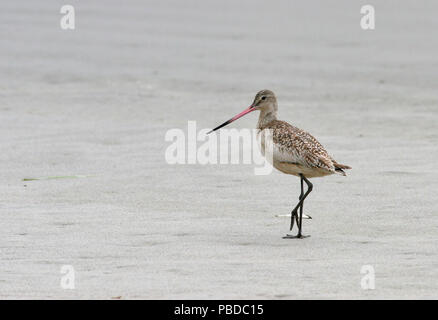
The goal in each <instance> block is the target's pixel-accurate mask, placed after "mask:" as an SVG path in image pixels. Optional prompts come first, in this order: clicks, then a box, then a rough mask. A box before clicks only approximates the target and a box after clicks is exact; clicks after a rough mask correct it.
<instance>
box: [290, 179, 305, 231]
mask: <svg viewBox="0 0 438 320" xmlns="http://www.w3.org/2000/svg"><path fill="white" fill-rule="evenodd" d="M300 180H301V194H300V196H299V198H298V200H301V199H302V198H303V196H304V183H303V177H301V176H300ZM300 208H301V211H300V213H302V208H303V206H302V205H301V206H300ZM295 220H296V221H297V226H298V228H300V225H299V224H298V213H297V212H294V211H292V212H291V213H290V230H291V231H292V229H293V227H294V222H295Z"/></svg>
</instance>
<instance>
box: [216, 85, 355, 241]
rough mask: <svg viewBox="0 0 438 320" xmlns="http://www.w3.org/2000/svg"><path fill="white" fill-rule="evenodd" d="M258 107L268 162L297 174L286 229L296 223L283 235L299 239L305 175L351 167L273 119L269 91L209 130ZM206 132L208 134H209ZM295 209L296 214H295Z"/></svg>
mask: <svg viewBox="0 0 438 320" xmlns="http://www.w3.org/2000/svg"><path fill="white" fill-rule="evenodd" d="M255 110H259V111H260V116H259V121H258V123H257V129H258V130H260V132H263V131H264V130H265V129H270V132H271V135H272V142H273V150H272V152H273V157H272V162H273V163H272V164H273V166H274V168H276V169H277V170H279V171H281V172H283V173H286V174H292V175H294V176H298V177H300V180H301V194H300V196H299V201H298V204H297V205H296V206H295V207H294V209H293V210H292V212H291V222H290V230H291V231H292V229H293V226H294V220H295V221H296V223H297V226H298V234H297V235H296V236H291V235H287V236H286V237H284V238H303V237H304V236H303V235H302V233H301V231H302V221H303V204H304V200H305V199H306V198H307V196H308V195H309V193H310V192H312V189H313V184H312V183H311V182H310V181H309V180H308V178H316V177H323V176H327V175H331V174H334V173H337V174H340V175H343V176H345V175H346V174H345V172H344V169H351V168H350V167H349V166H346V165H343V164H340V163H338V162H336V161H335V160H334V159H333V158H332V157H331V156H330V155H329V154H328V153H327V151H326V150H325V149H324V147H323V146H322V145H321V144H320V143H319V142H318V140H316V139H315V138H314V137H313V136H312V135H311V134H310V133H307V132H305V131H303V130H301V129H298V128H297V127H294V126H292V125H290V124H289V123H287V122H285V121H281V120H277V110H278V105H277V98H276V97H275V94H274V93H273V92H272V91H270V90H262V91H260V92H258V93H257V94H256V96H255V98H254V101H253V103H252V104H251V106H249V107H248V108H247V109H245V110H244V111H242V112H241V113H239V114H238V115H236V116H234V117H233V118H231V119H230V120H228V121H226V122H224V123H223V124H221V125H220V126H218V127H216V128H214V129H213V130H211V131H210V132H213V131H215V130H218V129H220V128H222V127H224V126H226V125H228V124H230V123H231V122H233V121H235V120H237V119H239V118H241V117H243V116H244V115H245V114H248V113H250V112H252V111H255ZM210 132H209V133H210ZM263 141H264V139H262V150H261V151H262V154H263V155H264V154H265V150H264V149H265V146H264V143H263ZM303 182H305V183H306V184H307V191H306V192H304V183H303ZM298 209H299V210H300V214H299V217H298Z"/></svg>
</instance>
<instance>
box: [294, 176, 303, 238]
mask: <svg viewBox="0 0 438 320" xmlns="http://www.w3.org/2000/svg"><path fill="white" fill-rule="evenodd" d="M303 177H304V176H303V175H301V195H300V201H301V200H302V199H303V196H304V187H303V180H304V179H303ZM303 206H304V201H303V202H301V205H300V223H299V224H298V214H297V215H296V217H297V226H298V237H299V238H300V237H301V226H302V225H303Z"/></svg>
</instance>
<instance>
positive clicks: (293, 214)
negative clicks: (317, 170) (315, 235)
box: [284, 174, 313, 239]
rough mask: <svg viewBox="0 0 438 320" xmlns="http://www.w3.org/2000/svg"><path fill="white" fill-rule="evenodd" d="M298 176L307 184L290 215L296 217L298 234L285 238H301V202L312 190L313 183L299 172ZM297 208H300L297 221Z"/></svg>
mask: <svg viewBox="0 0 438 320" xmlns="http://www.w3.org/2000/svg"><path fill="white" fill-rule="evenodd" d="M300 177H301V180H302V181H304V182H305V183H306V184H307V191H306V193H305V194H304V195H303V196H302V197H301V196H300V198H301V199H300V201H299V202H298V204H297V205H296V206H295V208H294V209H293V210H292V214H291V215H292V217H296V219H297V225H298V234H297V236H296V237H294V236H286V237H284V238H285V239H287V238H302V237H303V235H302V234H301V226H302V222H303V203H304V200H305V199H306V198H307V196H308V195H309V193H310V192H312V189H313V184H312V183H311V182H310V181H309V180H308V179H307V178H306V177H305V176H304V175H303V174H300ZM298 208H300V219H299V222H298ZM292 226H293V225H292ZM291 230H292V228H291Z"/></svg>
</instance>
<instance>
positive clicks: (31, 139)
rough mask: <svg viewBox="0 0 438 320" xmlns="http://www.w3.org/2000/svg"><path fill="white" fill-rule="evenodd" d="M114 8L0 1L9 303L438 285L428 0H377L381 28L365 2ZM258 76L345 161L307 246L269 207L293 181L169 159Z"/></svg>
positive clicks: (290, 193) (436, 51)
mask: <svg viewBox="0 0 438 320" xmlns="http://www.w3.org/2000/svg"><path fill="white" fill-rule="evenodd" d="M105 3H106V4H105V6H103V5H101V4H100V2H98V1H86V2H83V1H81V2H79V1H71V4H72V5H74V6H75V8H76V30H74V31H63V30H61V29H60V27H59V19H60V17H61V15H60V14H59V8H60V7H61V5H63V4H64V3H61V2H60V1H44V3H39V4H38V6H37V5H36V4H32V5H28V4H26V3H25V2H24V1H23V2H17V1H2V2H1V4H0V23H1V27H0V46H1V48H2V50H0V115H1V125H0V145H1V149H2V152H1V153H0V164H1V168H2V170H1V171H0V178H1V179H0V194H1V197H0V216H1V220H0V298H2V299H12V298H30V299H35V298H43V299H53V298H63V299H68V298H80V299H85V298H93V299H111V298H114V297H121V298H122V299H139V298H145V299H152V298H155V299H166V298H169V299H192V298H207V299H234V298H236V299H251V298H255V299H272V298H274V299H295V298H302V299H310V298H317V299H323V298H330V299H340V298H352V299H376V298H379V299H380V298H384V299H390V298H391V299H393V298H396V299H405V298H414V299H415V298H437V296H438V271H437V270H438V258H437V253H438V252H437V251H438V249H437V240H438V233H437V225H438V215H437V213H438V212H437V211H438V205H437V201H436V191H437V188H438V169H437V167H436V163H437V159H438V148H437V143H438V127H437V123H438V91H437V87H438V58H437V57H438V37H437V36H436V32H435V31H436V30H438V20H437V19H436V13H437V12H438V4H437V3H436V2H432V1H425V2H424V3H422V5H421V7H420V6H417V4H416V3H415V2H414V1H402V2H400V1H384V2H383V1H375V6H376V30H374V31H363V30H361V29H360V27H359V20H360V17H361V15H360V6H361V5H362V3H360V2H358V1H336V3H335V4H333V3H331V4H328V3H327V2H326V1H310V2H308V1H306V2H301V3H293V2H290V1H279V2H276V3H275V4H274V3H271V4H267V3H265V2H264V1H242V2H239V4H236V3H235V2H234V1H220V2H215V3H207V2H206V1H184V2H181V1H172V2H169V1H159V2H158V1H157V2H145V1H129V2H127V3H125V2H124V3H120V2H119V1H114V0H112V1H106V2H105ZM265 88H267V89H271V90H273V91H274V92H275V93H276V94H277V98H278V101H279V116H280V118H281V119H283V120H286V121H289V122H290V123H293V124H294V125H295V126H297V127H299V128H302V129H305V130H307V131H309V132H311V133H312V134H313V135H315V136H316V137H317V138H318V139H319V140H320V142H321V143H322V144H323V145H324V146H325V147H326V148H327V150H328V151H329V152H330V153H331V154H332V155H333V156H334V157H335V158H336V159H337V160H338V161H339V162H341V163H346V164H348V165H351V166H352V167H353V170H351V171H350V172H349V173H348V177H341V176H331V177H325V178H322V179H314V180H313V183H314V192H312V193H311V195H310V196H309V198H308V200H307V201H306V205H305V208H304V209H305V213H307V214H309V215H311V216H312V217H313V219H312V220H305V221H304V226H303V228H304V233H305V234H310V235H311V237H310V238H307V239H304V240H298V241H295V240H284V239H282V236H284V235H285V234H286V233H287V232H288V225H289V220H288V218H278V217H275V216H276V215H278V214H287V213H289V212H290V209H291V207H292V206H293V205H294V204H295V203H296V201H297V197H298V195H299V180H298V179H297V178H296V177H292V176H286V175H283V174H281V173H279V172H273V173H272V174H271V175H267V176H256V175H254V171H253V166H252V165H243V164H242V165H207V166H202V165H197V164H195V165H168V164H167V163H166V162H165V159H164V152H165V150H166V148H167V146H168V145H169V143H168V142H166V141H165V140H164V135H165V133H166V132H167V130H169V129H172V128H181V129H183V130H186V128H187V121H188V120H195V121H197V126H198V128H199V129H200V128H211V127H213V126H215V125H218V124H220V123H222V122H223V121H225V120H227V119H229V118H230V117H231V116H233V115H234V114H236V113H238V112H240V111H241V110H243V108H245V107H247V106H248V105H249V104H250V103H251V101H252V98H253V96H254V94H255V93H256V92H257V91H258V90H260V89H265ZM256 121H257V116H256V115H255V114H251V115H248V116H247V117H245V118H242V119H240V120H239V121H238V122H235V123H233V125H232V127H234V128H253V127H255V125H256ZM73 175H85V176H86V177H82V178H60V179H43V180H33V181H23V179H25V178H36V177H53V176H73ZM62 265H72V266H73V267H74V269H75V276H76V280H75V289H74V290H66V289H62V288H61V286H60V279H61V276H62V274H61V273H60V269H61V266H62ZM363 265H372V266H373V267H374V269H375V290H363V289H361V286H360V282H361V278H362V276H363V275H362V274H361V273H360V270H361V268H362V266H363Z"/></svg>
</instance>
